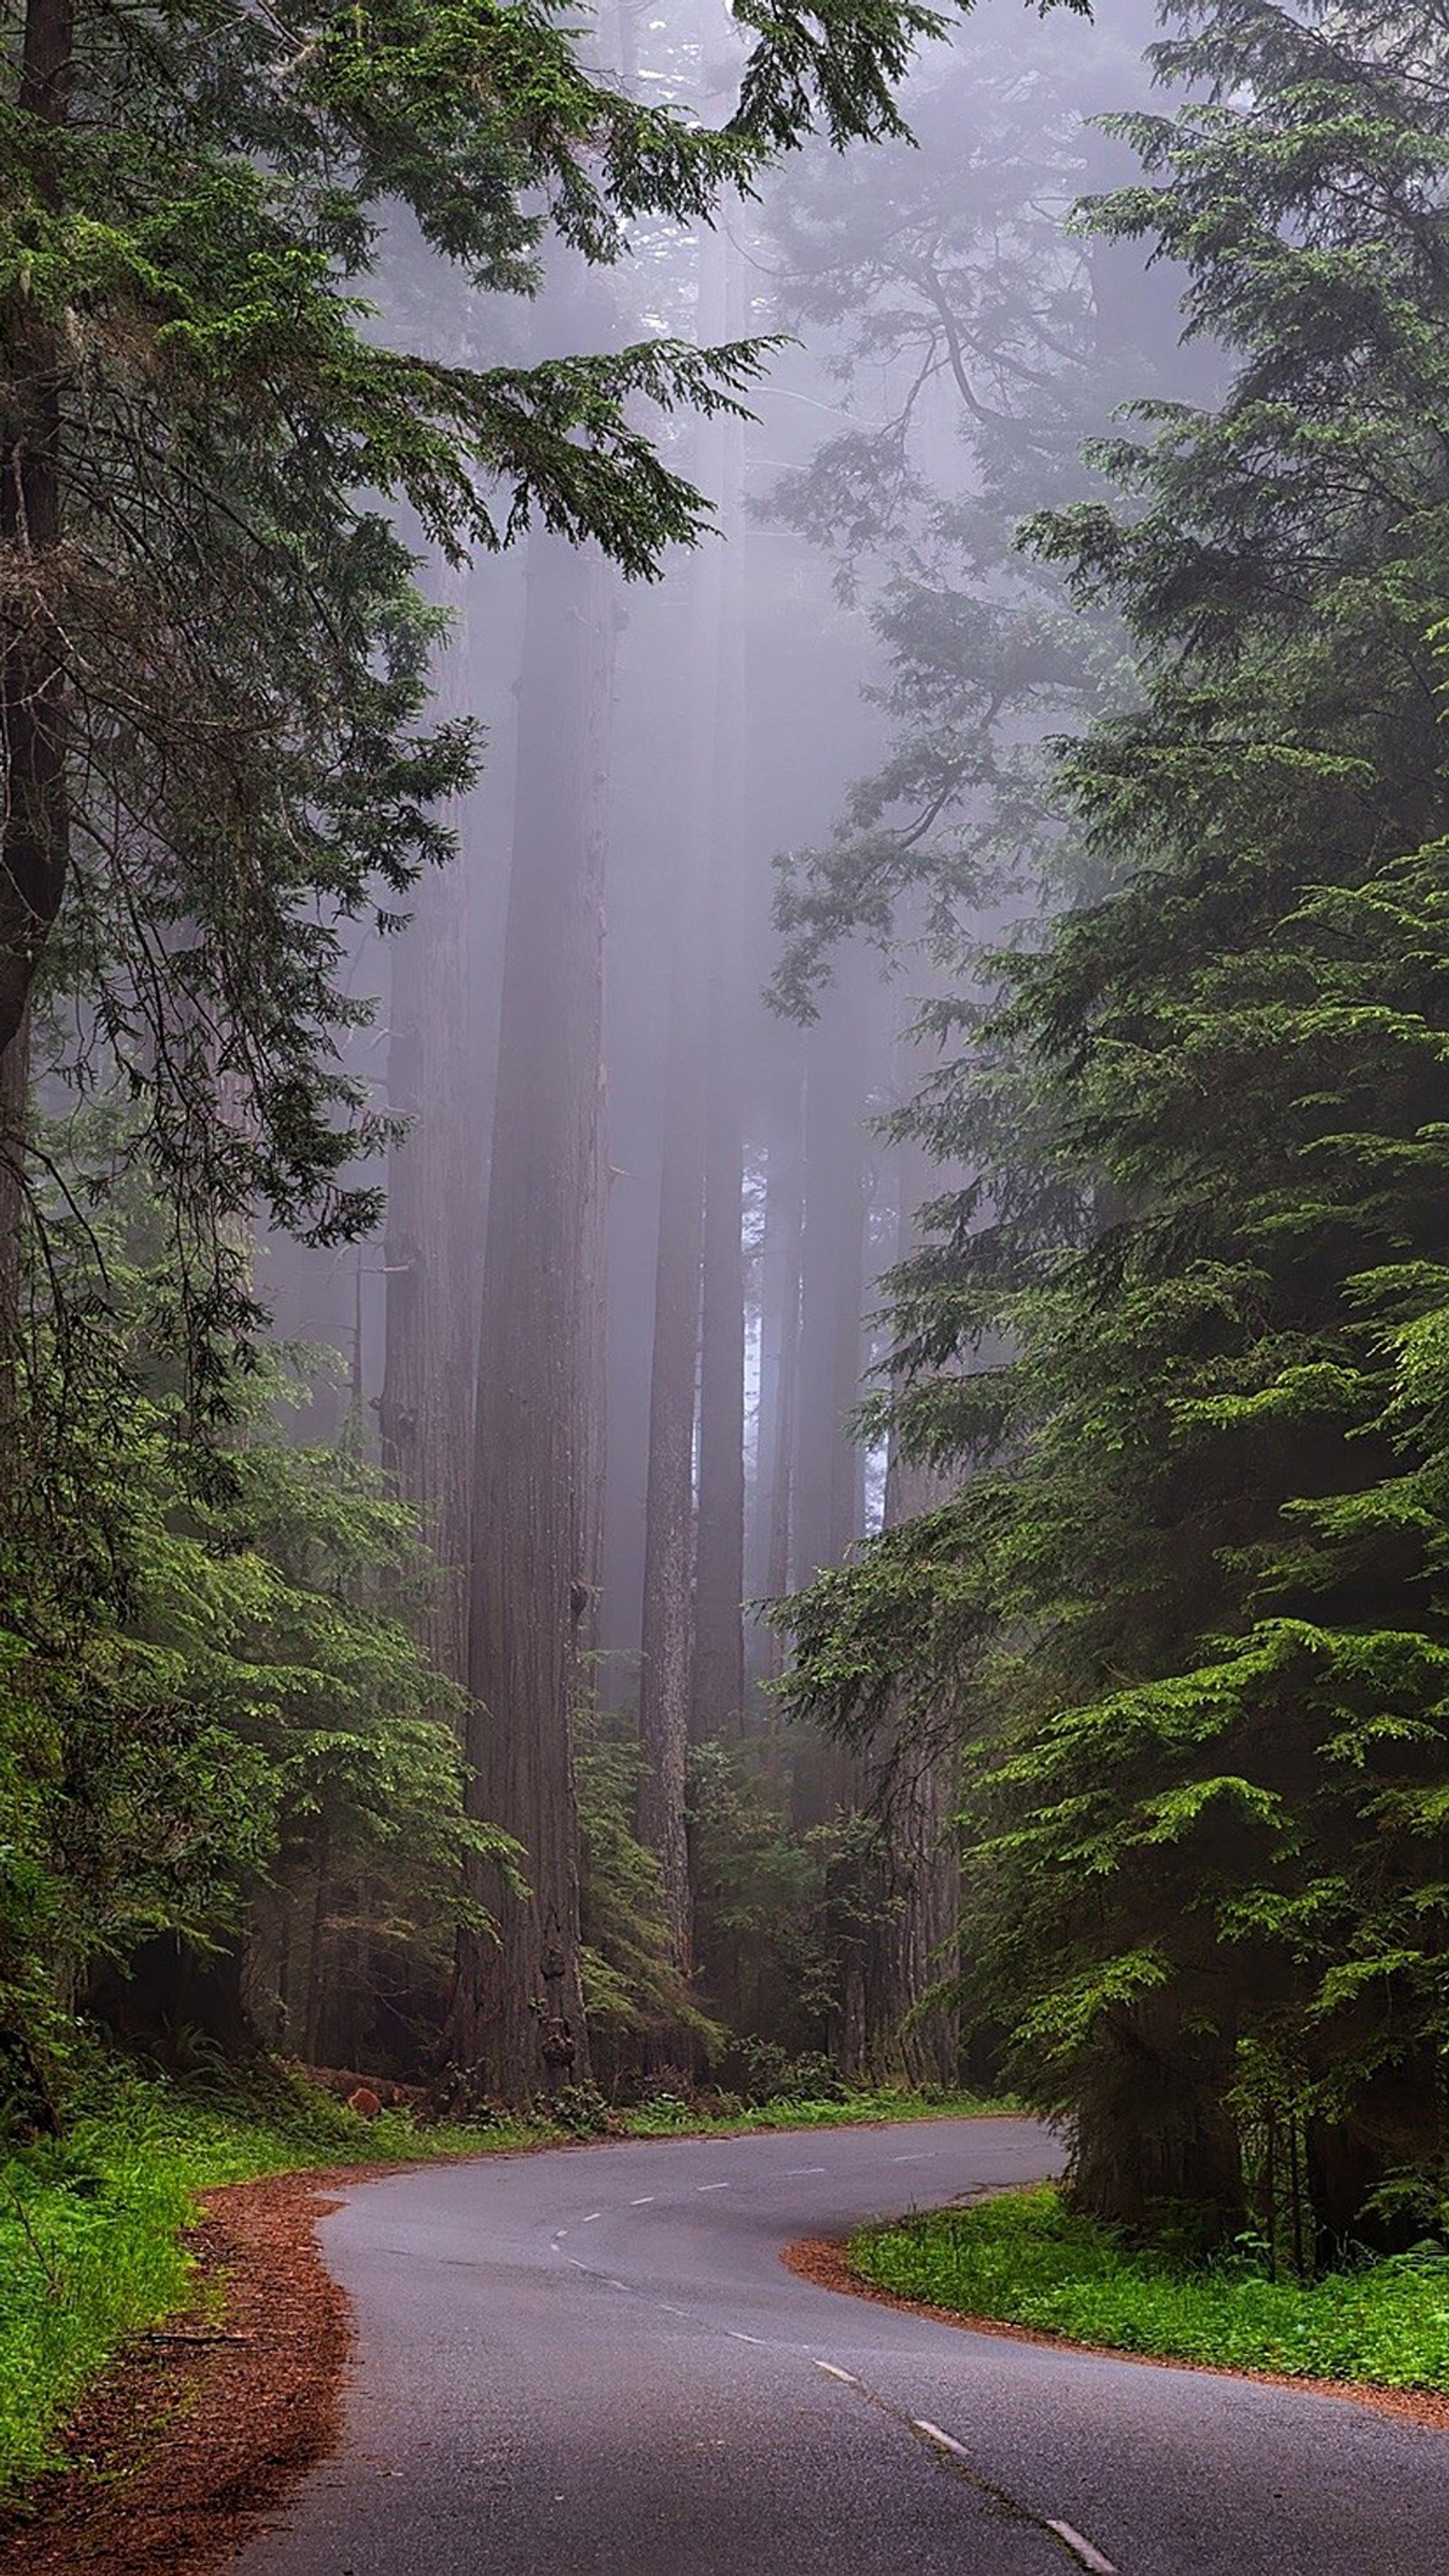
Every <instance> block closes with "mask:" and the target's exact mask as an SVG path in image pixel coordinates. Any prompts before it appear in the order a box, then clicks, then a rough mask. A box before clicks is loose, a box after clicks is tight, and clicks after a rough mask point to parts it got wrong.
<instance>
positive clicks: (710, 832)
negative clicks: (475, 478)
mask: <svg viewBox="0 0 1449 2576" xmlns="http://www.w3.org/2000/svg"><path fill="white" fill-rule="evenodd" d="M700 255H701V259H702V260H703V261H704V263H705V271H704V275H703V277H702V280H701V313H700V336H701V338H702V339H704V338H709V339H713V338H715V337H716V336H719V337H729V338H733V337H735V336H736V335H737V332H738V329H739V327H740V308H741V305H742V301H743V299H742V295H741V290H740V281H739V276H738V268H739V260H738V253H737V252H735V250H734V248H733V245H732V244H731V242H730V241H729V238H728V236H727V235H726V234H725V233H723V232H720V233H711V234H707V235H706V237H705V242H704V244H703V246H702V249H701V254H700ZM707 471H708V480H709V483H710V487H711V497H712V498H713V499H714V500H715V503H716V507H717V510H718V524H719V531H720V542H719V543H718V544H717V545H714V546H712V547H710V548H708V549H707V551H706V554H705V559H704V562H703V565H702V566H701V571H702V574H703V581H702V589H703V598H702V600H701V603H700V605H701V631H700V635H699V639H698V650H699V652H700V655H701V659H702V663H703V670H702V674H701V679H702V687H701V698H702V701H703V704H702V715H703V720H704V723H705V725H707V728H708V733H707V739H706V740H705V742H703V743H702V744H701V750H702V751H703V752H704V754H705V762H704V765H703V766H702V770H701V782H702V788H703V792H704V794H705V795H706V797H707V799H708V805H707V812H706V814H705V815H704V817H702V824H703V829H702V831H701V835H700V839H701V845H702V849H703V851H704V852H707V854H708V856H707V869H708V884H707V922H708V934H707V935H708V951H709V955H708V1048H709V1072H708V1106H707V1114H706V1122H705V1179H704V1294H703V1308H702V1317H701V1325H700V1376H699V1529H698V1537H697V1542H696V1575H695V1646H694V1692H693V1698H694V1716H693V1727H694V1734H695V1738H696V1740H697V1741H699V1742H706V1741H708V1740H709V1739H711V1738H713V1737H725V1738H737V1737H738V1736H739V1735H740V1734H741V1732H742V1730H743V1725H744V1699H745V1638H744V1597H745V1281H744V1252H743V1245H742V1241H741V1220H742V1213H743V1200H744V1105H743V1098H742V1090H743V1086H742V1081H741V1061H740V1031H741V1027H742V1025H743V1022H744V1020H745V1016H746V1013H747V1010H748V1007H749V1000H748V997H747V995H746V992H745V974H744V958H743V944H744V943H743V919H742V904H743V891H744V889H743V877H744V865H745V833H744V771H745V673H744V627H743V597H742V592H743V580H744V539H745V523H744V428H743V423H742V422H739V421H727V422H723V423H717V424H715V426H714V428H713V430H712V432H711V435H710V442H709V453H708V459H707Z"/></svg>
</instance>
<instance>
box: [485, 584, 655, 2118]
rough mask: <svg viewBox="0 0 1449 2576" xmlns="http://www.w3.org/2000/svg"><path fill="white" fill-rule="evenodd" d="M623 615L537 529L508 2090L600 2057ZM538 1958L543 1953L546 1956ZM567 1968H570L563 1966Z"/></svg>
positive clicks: (496, 1897)
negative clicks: (590, 1681) (586, 1614)
mask: <svg viewBox="0 0 1449 2576" xmlns="http://www.w3.org/2000/svg"><path fill="white" fill-rule="evenodd" d="M614 643H615V616H614V598H613V588H612V580H611V576H610V574H609V571H608V568H607V566H606V565H605V563H604V561H603V559H602V558H601V557H600V556H598V555H597V554H595V553H594V552H593V551H592V550H580V549H575V548H572V547H570V546H568V545H566V544H564V543H563V542H562V541H560V540H558V539H555V538H551V537H544V536H536V537H535V538H534V539H533V540H532V541H531V546H530V557H529V575H528V603H527V612H526V618H525V633H524V651H523V671H522V678H521V683H520V693H519V739H518V785H517V799H516V806H515V816H514V837H513V866H512V874H511V881H510V888H509V904H508V926H507V932H506V937H505V947H504V984H503V1013H502V1023H501V1028H500V1036H499V1057H498V1087H497V1097H496V1104H495V1109H494V1122H493V1153H492V1158H491V1167H490V1174H489V1190H488V1219H487V1230H486V1248H485V1252H484V1261H483V1291H482V1326H481V1333H480V1338H479V1390H478V1407H477V1423H476V1447H475V1467H474V1486H473V1531H472V1572H471V1583H470V1598H469V1657H468V1672H469V1689H470V1693H471V1696H472V1708H471V1712H470V1717H469V1725H468V1754H469V1760H470V1763H471V1765H472V1769H473V1774H474V1777H473V1780H472V1783H471V1784H470V1790H469V1797H470V1802H471V1804H472V1806H473V1808H474V1810H475V1812H476V1813H477V1814H478V1815H480V1816H483V1817H486V1818H488V1819H489V1820H490V1821H492V1822H493V1823H496V1824H498V1825H501V1826H503V1827H504V1828H505V1829H506V1831H508V1832H509V1833H510V1834H512V1835H514V1836H515V1837H516V1839H517V1841H518V1842H519V1843H520V1844H521V1845H522V1847H523V1853H524V1860H523V1868H524V1871H525V1873H526V1877H527V1880H528V1892H527V1894H520V1893H518V1891H517V1890H516V1889H515V1888H513V1887H511V1886H510V1885H509V1884H508V1882H507V1879H506V1877H505V1875H504V1873H502V1872H501V1871H498V1870H489V1871H486V1872H485V1873H483V1878H484V1884H485V1888H486V1892H487V1895H488V1898H489V1901H490V1903H491V1905H492V1908H493V1910H494V1912H495V1914H496V1916H497V1920H498V1928H499V1938H498V1941H497V1943H496V1945H495V1944H494V1943H493V1942H492V1941H491V1940H488V1939H486V1938H483V1937H481V1936H479V1935H477V1934H465V1935H464V1936H463V1937H462V1939H461V1941H460V1944H459V1954H458V1972H457V1977H456V1982H455V1998H454V2010H453V2028H452V2032H451V2039H452V2046H453V2051H454V2054H455V2056H457V2057H458V2058H459V2059H460V2061H461V2062H463V2063H465V2064H466V2065H468V2066H470V2067H476V2068H477V2069H478V2070H479V2071H480V2073H481V2075H482V2077H483V2078H484V2080H485V2081H486V2082H487V2083H488V2084H489V2085H490V2086H491V2088H492V2089H493V2090H495V2091H496V2092H497V2093H499V2094H501V2095H502V2097H503V2098H504V2099H505V2100H507V2101H509V2102H520V2101H524V2100H526V2099H528V2098H529V2097H530V2096H531V2095H533V2094H534V2093H536V2092H537V2091H538V2090H539V2089H540V2086H541V2084H542V2082H543V2081H544V2079H545V2077H546V2075H548V2074H550V2073H552V2074H556V2073H557V2071H558V2069H557V2064H556V2062H555V2063H554V2064H552V2065H550V2061H549V2058H548V2056H547V2054H546V2050H545V2044H544V2043H545V2040H546V2038H547V2036H548V2034H547V2032H546V2029H545V2023H546V2019H547V2018H549V2017H553V2018H561V2019H563V2020H564V2021H566V2022H567V2023H568V2024H569V2025H570V2029H571V2034H572V2041H573V2046H574V2050H575V2052H576V2053H575V2057H574V2061H573V2072H574V2073H575V2074H576V2075H577V2076H580V2077H582V2076H583V2075H584V2074H585V2073H586V2071H587V2037H586V2033H585V2030H584V2019H583V2003H582V1993H581V1988H580V1982H579V1853H578V1815H577V1807H576V1802H575V1795H574V1770H573V1743H572V1729H571V1722H570V1721H571V1704H572V1697H573V1690H574V1683H575V1646H574V1639H575V1633H576V1625H577V1600H578V1586H579V1585H580V1583H581V1582H582V1581H584V1580H585V1577H584V1574H583V1571H582V1569H581V1568H580V1566H579V1564H578V1562H577V1554H576V1551H577V1548H578V1545H579V1532H580V1527H581V1516H580V1505H579V1490H580V1481H581V1479H584V1478H587V1476H588V1475H589V1473H590V1472H591V1470H590V1466H589V1464H588V1462H587V1461H586V1460H585V1459H584V1458H583V1457H582V1456H581V1438H580V1425H579V1391H580V1378H581V1370H582V1367H583V1354H584V1352H585V1349H586V1347H587V1344H588V1336H589V1329H590V1327H589V1319H588V1317H587V1315H586V1312H585V1306H586V1296H587V1288H586V1282H587V1278H588V1274H589V1271H590V1268H591V1264H592V1258H593V1256H592V1252H591V1246H592V1244H593V1242H594V1229H595V1210H594V1207H593V1204H592V1199H593V1192H594V1190H595V1188H596V1186H597V1151H596V1144H597V1118H598V1100H599V1049H600V1029H601V1011H602V983H603V912H602V896H603V866H604V849H605V840H606V833H607V807H608V761H609V735H610V715H611V696H612V685H613V658H614ZM546 1969H547V1970H548V1974H547V1975H546V1974H545V1970H546ZM555 1972H556V1973H555Z"/></svg>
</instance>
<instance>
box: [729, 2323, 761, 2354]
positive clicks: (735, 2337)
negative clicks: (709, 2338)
mask: <svg viewBox="0 0 1449 2576" xmlns="http://www.w3.org/2000/svg"><path fill="white" fill-rule="evenodd" d="M725 2333H726V2334H727V2335H728V2337H729V2339H730V2342H731V2343H757V2344H758V2345H759V2347H760V2350H761V2351H762V2352H763V2351H764V2348H765V2338H764V2336H763V2335H747V2334H741V2333H740V2332H739V2330H738V2328H737V2327H735V2326H726V2328H725Z"/></svg>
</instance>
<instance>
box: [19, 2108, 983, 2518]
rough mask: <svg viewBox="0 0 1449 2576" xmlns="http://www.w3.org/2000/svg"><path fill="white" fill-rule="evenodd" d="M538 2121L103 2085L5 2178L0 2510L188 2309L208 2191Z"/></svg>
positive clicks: (676, 2130) (703, 2131)
mask: <svg viewBox="0 0 1449 2576" xmlns="http://www.w3.org/2000/svg"><path fill="white" fill-rule="evenodd" d="M995 2107H999V2106H996V2105H988V2104H983V2103H981V2102H980V2101H978V2100H977V2099H975V2098H974V2097H972V2096H966V2095H952V2096H949V2097H948V2096H942V2097H940V2098H939V2099H935V2100H933V2099H930V2098H928V2097H921V2098H916V2097H914V2096H910V2095H906V2094H897V2093H853V2094H849V2095H847V2096H846V2097H844V2098H843V2099H841V2100H839V2101H818V2100H815V2101H812V2100H803V2101H779V2102H769V2103H765V2104H763V2105H761V2106H758V2107H756V2108H753V2109H744V2108H741V2109H739V2110H735V2109H734V2108H733V2107H731V2108H730V2110H729V2112H728V2115H727V2116H720V2117H717V2118H701V2117H700V2116H699V2115H698V2114H697V2113H695V2112H692V2111H691V2110H690V2108H689V2106H688V2104H687V2103H684V2102H682V2101H677V2100H675V2099H673V2098H672V2097H666V2098H665V2099H663V2100H661V2101H656V2102H652V2103H647V2104H645V2105H643V2106H642V2107H640V2108H638V2109H634V2110H629V2111H619V2112H614V2113H611V2114H610V2115H609V2128H608V2132H607V2134H609V2135H612V2136H614V2137H621V2136H622V2137H639V2138H650V2137H682V2136H691V2135H703V2136H725V2135H729V2134H731V2133H738V2132H739V2131H741V2130H746V2131H748V2130H754V2129H788V2128H824V2127H841V2126H845V2125H848V2124H851V2123H854V2122H857V2121H861V2120H881V2119H915V2118H925V2119H931V2118H935V2119H941V2118H947V2117H949V2116H951V2115H952V2114H960V2113H962V2112H968V2111H980V2110H983V2109H989V2108H995ZM559 2137H560V2132H559V2130H558V2129H556V2128H553V2127H550V2126H549V2125H547V2124H546V2123H543V2122H539V2121H531V2122H530V2121H516V2122H513V2123H505V2122H496V2123H490V2124H489V2125H487V2126H486V2127H485V2126H474V2127H445V2128H433V2127H430V2128H418V2127H415V2126H414V2125H413V2123H412V2122H411V2121H410V2120H409V2119H408V2118H407V2117H406V2116H405V2115H404V2114H402V2113H399V2112H391V2111H385V2112H383V2113H381V2114H380V2115H379V2117H378V2118H376V2119H374V2120H362V2119H359V2118H358V2117H357V2116H356V2114H355V2113H353V2112H351V2111H349V2110H347V2109H346V2108H345V2107H344V2106H343V2105H342V2104H341V2103H338V2102H335V2101H333V2100H332V2099H331V2098H330V2096H328V2095H325V2094H320V2093H313V2092H310V2091H308V2090H307V2089H305V2088H304V2087H302V2086H300V2085H298V2084H295V2083H293V2082H291V2081H289V2080H288V2079H285V2078H278V2079H276V2080H275V2081H267V2082H266V2083H264V2084H262V2085H260V2086H259V2087H258V2088H257V2089H256V2090H255V2091H253V2092H247V2091H244V2090H239V2089H238V2087H237V2085H236V2082H235V2080H234V2079H228V2078H226V2077H224V2076H220V2075H219V2076H218V2077H217V2078H216V2079H215V2080H214V2081H210V2082H195V2081H193V2082H189V2083H185V2084H181V2083H176V2084H172V2083H168V2082H166V2081H165V2080H164V2079H162V2078H160V2077H146V2078H142V2077H140V2076H138V2075H135V2074H127V2075H122V2074H119V2073H118V2072H117V2071H116V2070H115V2069H113V2068H111V2069H105V2070H102V2071H101V2072H99V2073H98V2074H96V2075H94V2076H93V2077H92V2078H91V2079H90V2084H89V2089H88V2092H85V2091H83V2092H82V2093H81V2094H80V2095H79V2096H78V2098H77V2100H76V2102H75V2103H74V2104H73V2105H72V2107H71V2112H70V2115H69V2117H68V2120H67V2127H66V2134H65V2138H64V2141H63V2143H62V2144H61V2145H59V2146H50V2145H45V2146H39V2147H32V2148H30V2149H28V2150H26V2151H25V2152H24V2153H23V2154H20V2155H16V2156H13V2157H11V2158H10V2159H9V2160H8V2161H0V2504H3V2502H4V2501H5V2499H6V2497H7V2496H13V2495H14V2493H15V2491H16V2490H17V2489H18V2488H20V2487H22V2486H23V2485H24V2484H25V2483H26V2481H27V2480H28V2479H30V2478H33V2477H35V2476H36V2475H37V2474H39V2472H41V2471H42V2470H44V2469H46V2468H49V2467H52V2466H54V2465H55V2464H56V2460H57V2447H56V2446H57V2438H58V2434H59V2429H60V2427H61V2426H62V2425H63V2424H64V2422H65V2420H66V2418H67V2416H68V2415H69V2414H70V2413H71V2411H72V2410H73V2408H74V2406H75V2404H76V2401H77V2400H78V2398H79V2397H80V2396H81V2394H82V2392H83V2390H84V2389H85V2387H86V2384H87V2382H88V2381H89V2380H91V2379H92V2378H93V2377H94V2376H95V2374H96V2373H97V2372H98V2371H99V2370H101V2369H103V2368H104V2366H105V2365H106V2363H107V2362H108V2361H110V2360H111V2359H112V2357H113V2356H114V2355H115V2353H116V2352H118V2351H119V2350H120V2348H121V2347H122V2345H124V2344H125V2343H126V2342H127V2341H128V2339H129V2338H131V2337H132V2336H135V2335H138V2334H142V2333H144V2332H145V2331H146V2330H147V2329H148V2328H151V2327H155V2326H157V2325H159V2324H160V2323H161V2321H162V2320H163V2319H164V2318H165V2317H167V2316H169V2315H171V2314H173V2313H174V2312H175V2310H176V2309H177V2308H179V2307H181V2306H183V2305H184V2304H185V2302H186V2300H187V2297H188V2294H189V2291H190V2285H191V2266H190V2262H189V2260H188V2257H187V2254H186V2251H185V2248H184V2247H183V2245H182V2242H181V2237H182V2232H183V2230H184V2229H185V2228H186V2227H187V2225H188V2224H189V2223H190V2221H191V2220H192V2218H193V2217H194V2216H195V2211H196V2194H197V2193H198V2192H199V2191H205V2190H207V2189H210V2188H211V2187H212V2186H214V2185H216V2184H218V2183H228V2182H245V2181H251V2180H253V2179H255V2178H256V2177H258V2176H260V2175H263V2174H269V2173H288V2172H298V2171H303V2170H305V2169H307V2168H308V2167H311V2168H320V2167H325V2166H329V2165H349V2164H386V2163H394V2162H395V2163H399V2164H405V2163H411V2162H414V2161H418V2160H422V2159H424V2158H432V2157H438V2156H448V2155H482V2154H502V2153H507V2152H508V2151H509V2150H510V2149H514V2150H516V2149H518V2148H524V2147H535V2146H540V2145H548V2144H557V2143H558V2141H559Z"/></svg>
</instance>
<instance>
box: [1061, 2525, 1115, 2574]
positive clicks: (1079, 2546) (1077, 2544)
mask: <svg viewBox="0 0 1449 2576" xmlns="http://www.w3.org/2000/svg"><path fill="white" fill-rule="evenodd" d="M1046 2527H1047V2529H1048V2531H1054V2532H1055V2533H1056V2536H1057V2538H1058V2540H1060V2541H1061V2542H1062V2543H1063V2544H1064V2546H1065V2547H1066V2548H1068V2549H1070V2551H1071V2553H1072V2556H1073V2557H1074V2558H1079V2559H1080V2560H1081V2562H1082V2565H1083V2566H1084V2567H1087V2568H1090V2570H1091V2576H1117V2570H1116V2568H1115V2567H1114V2566H1113V2564H1112V2561H1111V2559H1110V2558H1104V2557H1103V2555H1102V2553H1101V2551H1100V2549H1094V2548H1093V2547H1092V2544H1091V2542H1090V2540H1084V2539H1083V2538H1082V2535H1081V2533H1080V2532H1079V2531H1073V2529H1072V2526H1071V2524H1070V2523H1069V2522H1049V2523H1048V2524H1047V2526H1046Z"/></svg>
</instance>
